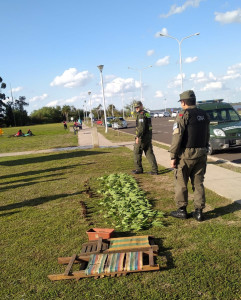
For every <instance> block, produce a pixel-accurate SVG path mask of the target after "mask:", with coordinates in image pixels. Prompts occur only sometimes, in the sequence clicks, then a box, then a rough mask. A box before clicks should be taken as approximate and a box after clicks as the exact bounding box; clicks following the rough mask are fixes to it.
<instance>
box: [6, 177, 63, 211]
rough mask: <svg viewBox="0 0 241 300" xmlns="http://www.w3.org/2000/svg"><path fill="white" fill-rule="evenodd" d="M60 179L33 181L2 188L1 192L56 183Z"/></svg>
mask: <svg viewBox="0 0 241 300" xmlns="http://www.w3.org/2000/svg"><path fill="white" fill-rule="evenodd" d="M56 175H57V174H56ZM51 177H52V176H51ZM60 179H61V178H59V179H51V180H44V181H33V182H28V183H20V184H15V185H10V186H6V187H1V191H2V192H3V191H7V190H11V189H17V188H19V187H26V186H30V185H34V184H36V183H46V182H51V181H56V180H60ZM33 180H35V178H33ZM0 210H1V208H0Z"/></svg>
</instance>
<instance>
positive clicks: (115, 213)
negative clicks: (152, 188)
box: [98, 173, 163, 231]
mask: <svg viewBox="0 0 241 300" xmlns="http://www.w3.org/2000/svg"><path fill="white" fill-rule="evenodd" d="M99 180H100V181H101V184H102V188H101V190H99V191H98V192H99V193H100V194H102V195H103V196H104V198H103V199H102V200H101V202H100V205H101V206H102V207H103V208H104V209H103V210H102V211H104V212H105V215H104V217H112V218H113V219H114V220H115V227H116V228H121V229H123V230H126V231H127V230H134V231H138V230H141V229H146V228H149V227H151V226H159V227H161V226H163V223H162V221H161V220H160V219H161V218H162V217H163V213H161V212H158V211H156V210H153V209H152V205H151V204H150V202H149V201H148V199H147V198H146V196H145V192H144V191H143V190H141V189H140V187H139V186H138V184H137V182H136V180H135V179H134V178H133V177H132V176H130V175H128V174H125V173H118V174H111V175H108V176H103V177H100V178H99Z"/></svg>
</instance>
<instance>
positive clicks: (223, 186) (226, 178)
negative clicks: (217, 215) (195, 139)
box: [78, 126, 241, 204]
mask: <svg viewBox="0 0 241 300" xmlns="http://www.w3.org/2000/svg"><path fill="white" fill-rule="evenodd" d="M78 134H79V136H78V138H79V146H81V148H82V147H86V146H87V147H92V136H91V128H86V127H85V126H84V127H83V130H80V131H79V133H78ZM98 138H99V146H100V147H118V146H126V147H128V148H129V149H130V150H133V144H134V138H133V142H120V143H112V142H110V141H109V140H107V139H106V138H105V137H104V136H103V135H101V134H100V133H98ZM153 149H154V153H155V156H156V160H157V163H158V164H159V165H161V166H163V167H166V168H170V154H169V152H168V151H167V150H165V149H162V148H159V147H156V146H153ZM204 184H205V187H206V188H208V189H210V190H212V191H214V192H215V193H217V194H219V195H221V196H223V197H225V198H228V199H230V200H232V201H236V202H238V203H239V204H241V173H237V172H233V171H230V170H227V169H224V168H222V167H218V166H215V165H213V164H211V163H208V165H207V172H206V175H205V181H204Z"/></svg>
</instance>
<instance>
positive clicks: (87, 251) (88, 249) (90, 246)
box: [86, 245, 92, 253]
mask: <svg viewBox="0 0 241 300" xmlns="http://www.w3.org/2000/svg"><path fill="white" fill-rule="evenodd" d="M91 249H92V245H89V246H88V247H87V248H86V253H90V252H91Z"/></svg>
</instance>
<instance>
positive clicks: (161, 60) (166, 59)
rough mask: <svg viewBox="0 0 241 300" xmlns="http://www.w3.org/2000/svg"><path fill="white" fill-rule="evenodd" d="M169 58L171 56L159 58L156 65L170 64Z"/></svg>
mask: <svg viewBox="0 0 241 300" xmlns="http://www.w3.org/2000/svg"><path fill="white" fill-rule="evenodd" d="M169 58H170V56H165V57H163V58H160V59H158V61H157V62H156V65H157V66H159V67H160V66H166V65H169Z"/></svg>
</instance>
